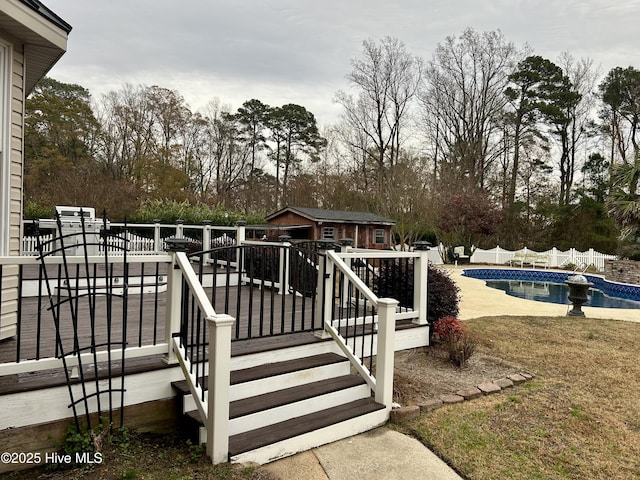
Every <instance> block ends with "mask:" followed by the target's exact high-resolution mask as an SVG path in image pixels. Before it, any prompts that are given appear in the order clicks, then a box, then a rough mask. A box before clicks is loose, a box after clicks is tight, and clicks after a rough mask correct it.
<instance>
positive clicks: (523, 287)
mask: <svg viewBox="0 0 640 480" xmlns="http://www.w3.org/2000/svg"><path fill="white" fill-rule="evenodd" d="M485 281H486V283H487V286H488V287H491V288H496V289H498V290H503V291H505V292H506V293H507V294H508V295H511V296H514V297H519V298H526V299H527V300H537V301H540V302H549V303H559V304H562V305H568V304H570V303H571V302H570V301H569V299H568V295H569V287H568V286H567V285H565V284H564V283H553V282H540V281H529V280H485ZM588 296H589V300H588V301H587V303H585V304H584V305H585V306H587V307H604V308H640V301H635V300H627V299H625V298H616V297H610V296H608V295H605V294H604V293H603V292H602V291H601V290H598V289H597V288H590V289H589V293H588Z"/></svg>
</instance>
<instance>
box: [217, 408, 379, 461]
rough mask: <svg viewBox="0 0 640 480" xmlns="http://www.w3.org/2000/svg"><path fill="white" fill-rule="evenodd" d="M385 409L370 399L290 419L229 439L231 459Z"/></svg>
mask: <svg viewBox="0 0 640 480" xmlns="http://www.w3.org/2000/svg"><path fill="white" fill-rule="evenodd" d="M383 408H385V407H384V405H382V404H379V403H376V402H375V400H374V399H373V398H371V397H368V398H363V399H360V400H354V401H353V402H349V403H346V404H344V405H340V406H337V407H332V408H328V409H326V410H321V411H318V412H314V413H310V414H308V415H303V416H301V417H295V418H291V419H289V420H285V421H284V422H279V423H276V424H273V425H269V426H267V427H262V428H258V429H256V430H251V431H248V432H244V433H239V434H237V435H233V436H231V437H230V438H229V455H230V456H231V457H233V456H235V455H239V454H241V453H244V452H249V451H251V450H255V449H258V448H261V447H264V446H267V445H272V444H274V443H277V442H280V441H282V440H286V439H289V438H293V437H296V436H299V435H302V434H305V433H308V432H312V431H314V430H318V429H321V428H324V427H328V426H330V425H334V424H336V423H340V422H343V421H345V420H349V419H351V418H356V417H359V416H362V415H365V414H367V413H371V412H375V411H377V410H381V409H383Z"/></svg>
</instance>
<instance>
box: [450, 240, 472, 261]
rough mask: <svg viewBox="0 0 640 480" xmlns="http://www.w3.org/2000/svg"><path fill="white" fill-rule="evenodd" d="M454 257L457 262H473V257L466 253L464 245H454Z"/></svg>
mask: <svg viewBox="0 0 640 480" xmlns="http://www.w3.org/2000/svg"><path fill="white" fill-rule="evenodd" d="M453 259H454V261H455V264H456V265H458V263H471V257H470V256H469V255H466V254H465V253H464V246H463V245H460V246H458V247H453Z"/></svg>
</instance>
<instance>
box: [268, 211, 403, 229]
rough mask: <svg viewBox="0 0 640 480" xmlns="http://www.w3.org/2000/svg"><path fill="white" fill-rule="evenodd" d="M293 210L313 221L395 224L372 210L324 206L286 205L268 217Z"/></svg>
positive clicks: (271, 217)
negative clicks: (349, 209)
mask: <svg viewBox="0 0 640 480" xmlns="http://www.w3.org/2000/svg"><path fill="white" fill-rule="evenodd" d="M287 212H292V213H297V214H298V215H300V216H302V217H306V218H308V219H309V220H312V221H316V222H317V221H328V222H338V223H359V224H363V223H369V224H377V225H389V226H392V225H395V222H394V221H393V220H391V219H389V218H385V217H382V216H380V215H376V214H375V213H370V212H350V211H345V210H325V209H322V208H306V207H285V208H282V209H280V210H278V211H277V212H275V213H272V214H271V215H268V216H267V217H266V220H267V221H269V220H271V219H273V218H276V217H279V216H280V215H282V214H284V213H287Z"/></svg>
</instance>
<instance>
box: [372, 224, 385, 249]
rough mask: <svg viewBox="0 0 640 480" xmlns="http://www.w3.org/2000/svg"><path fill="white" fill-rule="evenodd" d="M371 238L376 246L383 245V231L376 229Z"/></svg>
mask: <svg viewBox="0 0 640 480" xmlns="http://www.w3.org/2000/svg"><path fill="white" fill-rule="evenodd" d="M373 238H374V242H375V243H376V244H378V245H379V244H382V243H384V229H382V228H376V229H375V230H374V231H373Z"/></svg>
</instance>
